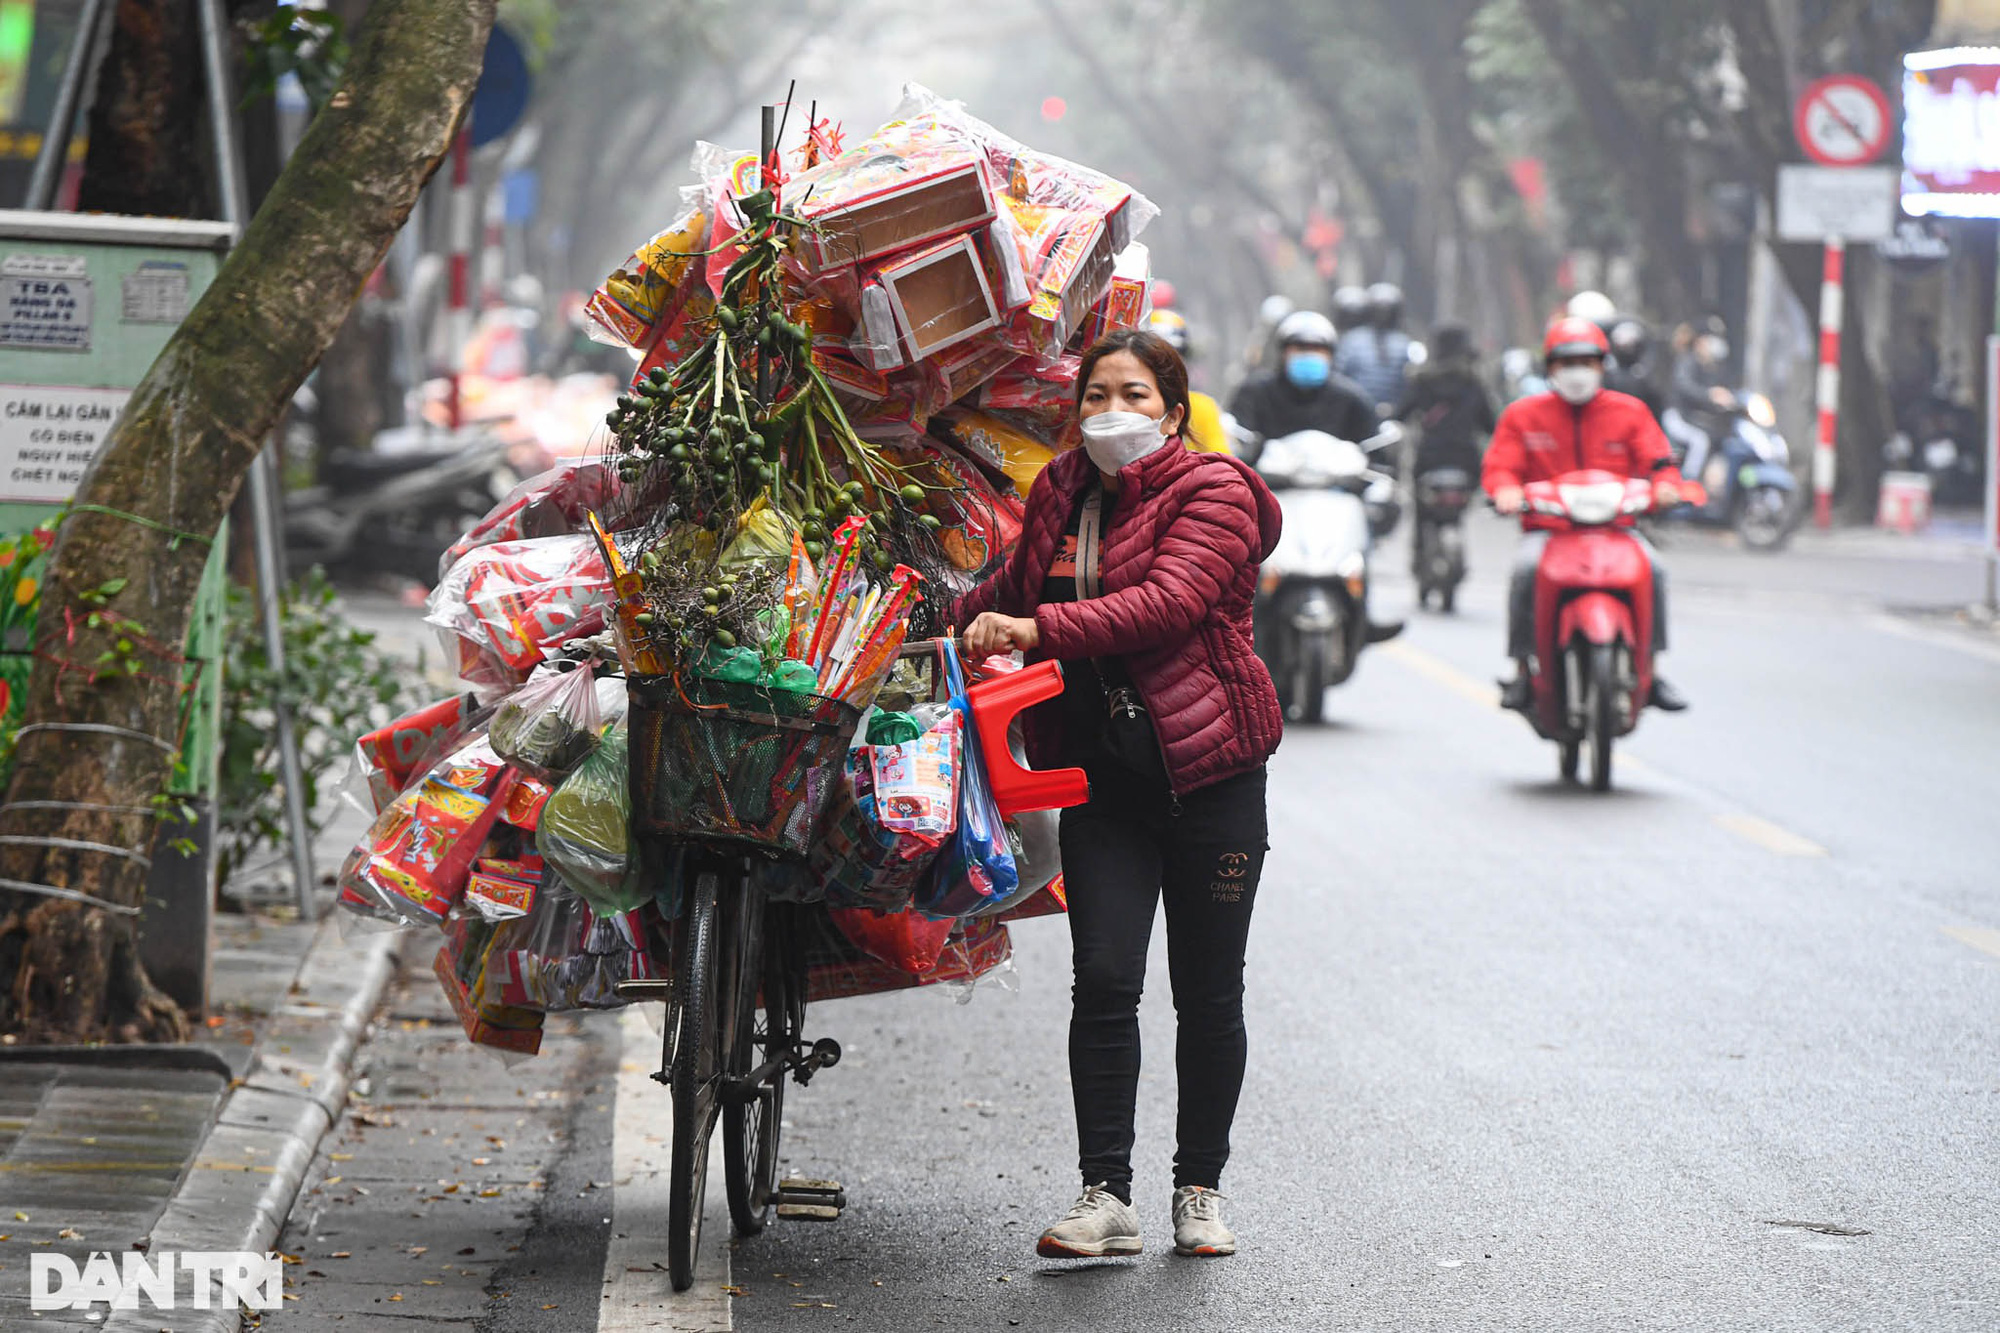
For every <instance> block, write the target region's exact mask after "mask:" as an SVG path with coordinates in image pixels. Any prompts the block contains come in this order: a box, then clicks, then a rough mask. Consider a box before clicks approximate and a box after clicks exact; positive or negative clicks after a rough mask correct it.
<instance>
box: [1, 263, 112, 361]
mask: <svg viewBox="0 0 2000 1333" xmlns="http://www.w3.org/2000/svg"><path fill="white" fill-rule="evenodd" d="M0 347H39V348H42V349H44V350H45V351H51V352H88V351H89V350H90V279H89V278H75V277H60V276H55V275H47V276H34V275H22V274H14V273H9V274H0Z"/></svg>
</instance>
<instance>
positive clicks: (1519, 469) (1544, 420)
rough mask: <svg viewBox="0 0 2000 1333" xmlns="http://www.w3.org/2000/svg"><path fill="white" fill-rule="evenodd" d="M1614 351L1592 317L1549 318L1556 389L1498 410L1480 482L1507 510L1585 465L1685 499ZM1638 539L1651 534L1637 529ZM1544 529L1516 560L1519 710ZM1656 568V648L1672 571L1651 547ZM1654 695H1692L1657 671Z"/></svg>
mask: <svg viewBox="0 0 2000 1333" xmlns="http://www.w3.org/2000/svg"><path fill="white" fill-rule="evenodd" d="M1610 351H1611V346H1610V342H1609V340H1608V339H1606V338H1605V336H1604V330H1602V329H1600V328H1598V327H1597V325H1596V324H1595V323H1593V322H1591V321H1590V320H1588V319H1584V318H1581V317H1578V316H1575V315H1567V316H1564V317H1562V318H1560V319H1557V320H1556V321H1555V322H1554V323H1553V324H1551V325H1549V329H1548V334H1547V336H1546V337H1545V338H1544V339H1543V342H1542V355H1543V360H1544V362H1545V363H1546V365H1547V367H1548V376H1549V384H1550V388H1549V390H1548V392H1546V393H1539V394H1534V395H1531V396H1529V397H1526V398H1522V399H1520V400H1518V401H1516V402H1513V403H1510V404H1509V405H1508V406H1507V410H1506V411H1504V412H1502V413H1501V414H1500V424H1499V425H1498V426H1497V427H1495V429H1494V431H1493V442H1492V444H1491V445H1490V446H1489V447H1488V448H1487V451H1486V466H1485V470H1484V474H1483V475H1482V476H1481V478H1480V484H1481V485H1482V486H1483V487H1484V488H1485V490H1486V493H1487V494H1488V495H1489V496H1491V497H1492V499H1493V507H1494V509H1496V510H1497V511H1499V512H1500V513H1501V514H1518V513H1520V512H1521V510H1522V505H1523V503H1524V501H1525V499H1526V494H1525V491H1524V489H1523V488H1524V487H1525V485H1526V484H1527V483H1528V482H1531V481H1547V480H1550V479H1552V478H1555V477H1558V476H1561V475H1562V474H1563V473H1565V472H1572V471H1577V470H1581V469H1585V468H1592V469H1597V470H1600V471H1604V472H1610V473H1615V474H1617V475H1619V476H1623V477H1630V478H1645V479H1648V480H1650V481H1651V482H1652V483H1653V498H1654V503H1656V504H1660V505H1672V504H1678V503H1679V502H1680V497H1681V486H1682V485H1683V482H1682V480H1681V475H1680V473H1679V472H1678V471H1677V470H1676V469H1675V468H1674V462H1673V453H1672V450H1671V448H1670V446H1669V445H1668V444H1667V437H1666V436H1665V435H1664V434H1662V433H1661V431H1660V427H1659V423H1658V422H1656V421H1655V420H1654V419H1653V414H1652V413H1651V412H1649V411H1647V410H1646V405H1645V404H1644V403H1642V402H1640V401H1639V400H1638V399H1637V398H1634V397H1632V396H1631V395H1630V394H1625V393H1619V392H1618V391H1617V390H1615V389H1607V388H1605V387H1604V365H1605V361H1606V360H1607V359H1608V357H1609V355H1610ZM1633 535H1634V537H1635V539H1637V540H1639V541H1640V542H1641V543H1644V541H1645V539H1644V538H1643V537H1639V536H1638V534H1637V533H1636V532H1635V533H1634V534H1633ZM1547 543H1548V534H1547V533H1545V532H1536V531H1530V532H1529V533H1527V534H1526V535H1525V536H1524V537H1523V538H1522V539H1521V544H1520V547H1519V548H1518V549H1517V551H1516V554H1515V559H1514V572H1513V577H1512V580H1511V582H1510V584H1509V586H1508V590H1507V653H1508V656H1510V657H1512V658H1513V659H1514V665H1515V671H1514V677H1513V679H1512V680H1509V681H1507V682H1505V683H1504V684H1503V686H1502V693H1501V705H1502V706H1503V707H1506V708H1512V709H1516V710H1521V709H1526V708H1527V707H1528V706H1529V704H1530V687H1529V671H1528V659H1529V658H1530V657H1532V656H1533V655H1534V651H1535V571H1536V569H1537V568H1538V567H1539V566H1540V564H1541V558H1542V548H1543V547H1544V546H1545V545H1547ZM1646 554H1647V557H1648V559H1649V561H1650V563H1651V565H1652V570H1653V652H1654V654H1655V657H1656V659H1657V656H1658V654H1660V653H1663V652H1665V651H1666V647H1667V587H1666V571H1665V569H1663V568H1662V567H1661V564H1660V561H1659V558H1658V556H1657V555H1656V553H1655V552H1654V551H1653V550H1652V548H1651V546H1650V545H1648V546H1647V547H1646ZM1648 702H1649V703H1650V704H1652V706H1653V707H1655V708H1659V709H1662V710H1664V711H1666V712H1670V713H1672V712H1679V711H1680V710H1681V709H1683V708H1686V707H1687V701H1686V700H1685V699H1683V698H1682V697H1681V694H1680V692H1679V691H1678V690H1676V689H1674V688H1673V687H1672V686H1671V685H1669V684H1668V683H1667V682H1666V680H1665V679H1664V678H1663V677H1662V676H1661V675H1660V674H1659V673H1658V672H1657V670H1656V671H1655V673H1654V676H1653V690H1652V695H1651V697H1650V698H1649V699H1648Z"/></svg>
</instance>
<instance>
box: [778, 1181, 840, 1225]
mask: <svg viewBox="0 0 2000 1333" xmlns="http://www.w3.org/2000/svg"><path fill="white" fill-rule="evenodd" d="M772 1197H773V1198H775V1199H776V1200H777V1201H778V1210H779V1212H780V1213H781V1214H783V1213H784V1210H785V1209H786V1208H801V1209H808V1210H811V1209H830V1210H831V1211H832V1215H833V1216H835V1217H838V1216H839V1215H840V1210H841V1209H843V1208H845V1207H847V1190H846V1188H845V1187H844V1186H842V1185H841V1183H840V1182H839V1181H837V1180H804V1179H793V1180H783V1181H779V1182H778V1189H777V1192H776V1194H774V1195H773V1196H772ZM799 1216H802V1217H819V1216H820V1214H819V1213H817V1212H810V1211H808V1212H804V1213H801V1214H799Z"/></svg>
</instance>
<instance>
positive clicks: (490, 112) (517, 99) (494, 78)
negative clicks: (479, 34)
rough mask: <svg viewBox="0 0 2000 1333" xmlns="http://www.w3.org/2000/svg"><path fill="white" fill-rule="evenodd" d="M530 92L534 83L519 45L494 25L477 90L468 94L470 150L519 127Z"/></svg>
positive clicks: (504, 30) (511, 35) (482, 146)
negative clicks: (470, 101)
mask: <svg viewBox="0 0 2000 1333" xmlns="http://www.w3.org/2000/svg"><path fill="white" fill-rule="evenodd" d="M533 90H534V79H533V77H532V76H531V75H530V74H529V73H528V58H527V56H526V55H525V54H523V53H522V51H521V44H520V43H519V42H517V41H515V40H514V36H513V34H512V33H510V32H508V31H507V30H506V29H505V28H503V27H500V26H499V25H498V24H495V25H494V28H493V35H492V36H491V37H489V38H488V39H487V41H486V64H485V66H484V67H483V68H482V69H481V70H480V71H479V87H478V88H476V89H474V90H473V93H472V146H473V147H474V148H484V147H485V146H486V145H487V144H490V143H492V142H493V141H494V140H496V139H503V138H505V137H506V136H507V135H508V134H509V133H511V132H512V131H513V129H514V127H515V126H516V125H518V124H520V123H521V116H522V115H523V114H524V113H525V112H526V111H527V109H528V97H529V94H530V93H531V92H533Z"/></svg>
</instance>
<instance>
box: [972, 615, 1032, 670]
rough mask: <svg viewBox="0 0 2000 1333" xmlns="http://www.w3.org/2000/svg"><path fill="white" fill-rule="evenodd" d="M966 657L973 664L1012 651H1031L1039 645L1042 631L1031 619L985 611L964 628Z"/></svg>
mask: <svg viewBox="0 0 2000 1333" xmlns="http://www.w3.org/2000/svg"><path fill="white" fill-rule="evenodd" d="M964 640H965V654H966V656H967V657H970V658H971V659H972V660H973V661H975V662H976V661H979V660H980V659H982V658H987V657H991V656H993V655H994V654H996V653H1011V652H1013V651H1014V650H1015V649H1017V648H1018V649H1020V650H1021V651H1022V652H1024V653H1025V652H1031V651H1033V650H1034V649H1035V648H1036V647H1038V646H1039V645H1040V644H1041V642H1042V632H1041V629H1040V627H1039V626H1037V625H1036V624H1035V622H1034V621H1033V620H1032V619H1028V618H1026V617H1021V616H1003V615H1000V614H998V613H997V612H993V611H988V612H985V613H984V614H982V615H980V616H979V617H978V618H977V619H975V620H974V621H973V622H972V623H971V624H970V625H967V626H966V627H965V634H964Z"/></svg>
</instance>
